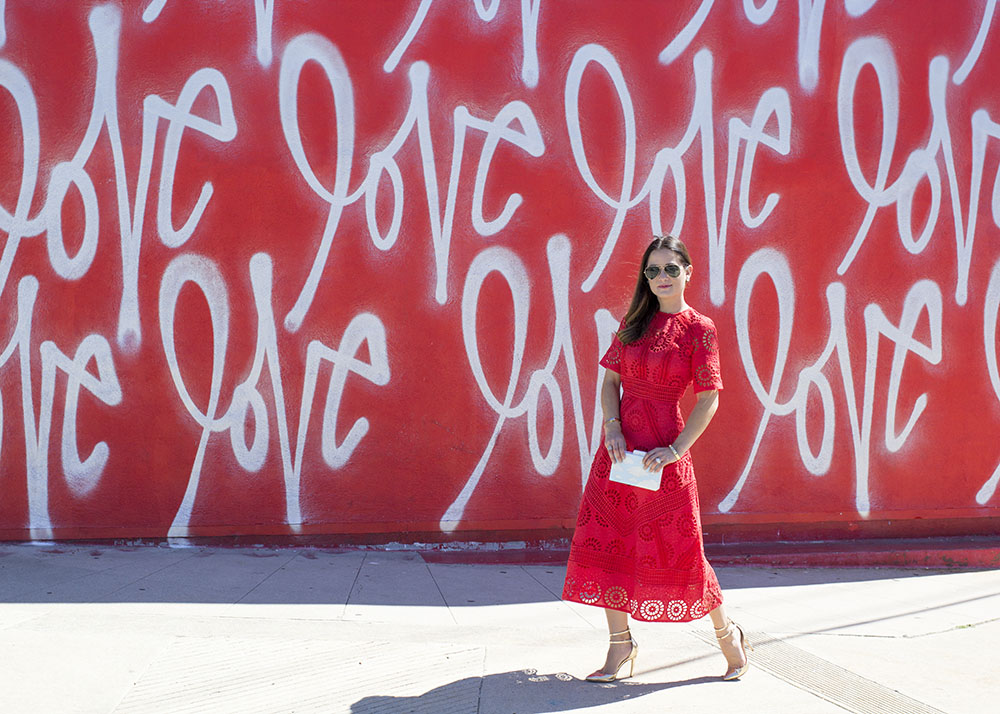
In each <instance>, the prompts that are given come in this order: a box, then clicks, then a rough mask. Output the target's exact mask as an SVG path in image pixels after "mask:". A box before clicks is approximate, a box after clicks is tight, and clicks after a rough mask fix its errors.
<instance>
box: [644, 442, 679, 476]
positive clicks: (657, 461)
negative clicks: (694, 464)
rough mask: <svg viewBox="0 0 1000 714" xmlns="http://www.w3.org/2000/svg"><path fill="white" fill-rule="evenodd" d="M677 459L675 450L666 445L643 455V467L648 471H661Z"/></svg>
mask: <svg viewBox="0 0 1000 714" xmlns="http://www.w3.org/2000/svg"><path fill="white" fill-rule="evenodd" d="M675 461H677V459H676V458H674V452H673V451H671V450H670V449H669V448H667V447H666V446H661V447H659V448H656V449H650V450H649V451H647V452H646V455H645V456H643V457H642V467H643V468H644V469H646V470H647V471H659V470H661V469H662V468H663V467H664V466H666V465H667V464H672V463H674V462H675Z"/></svg>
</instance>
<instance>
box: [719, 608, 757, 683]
mask: <svg viewBox="0 0 1000 714" xmlns="http://www.w3.org/2000/svg"><path fill="white" fill-rule="evenodd" d="M734 627H735V628H736V631H737V632H739V633H740V651H741V652H742V653H743V666H742V667H730V668H729V669H727V670H726V673H725V674H724V675H722V679H723V681H726V682H730V681H732V680H734V679H739V678H740V677H742V676H743V675H744V674H746V673H747V670H748V669H750V656H749V655H748V654H747V650H750V651H751V652H753V645H752V644H750V640H748V639H747V638H746V635H744V634H743V628H742V627H740V626H739V625H737V624H736V623H735V622H733V621H732V620H729V621H728V622H727V623H726V624H725V625H723V626H722V627H713V628H712V629H714V630H715V637H716V639H718V640H719V641H720V645H719V648H720V649H721V648H722V645H721V641H722V640H724V639H726V638H727V637H729V636H730V635H732V634H733V628H734Z"/></svg>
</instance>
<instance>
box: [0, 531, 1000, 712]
mask: <svg viewBox="0 0 1000 714" xmlns="http://www.w3.org/2000/svg"><path fill="white" fill-rule="evenodd" d="M564 572H565V569H564V568H563V567H561V566H558V565H551V564H549V565H512V564H505V565H488V564H457V563H447V564H444V563H426V562H425V561H424V559H423V558H422V557H421V556H420V554H419V553H416V552H405V551H403V552H382V551H368V552H358V551H355V552H332V551H324V550H318V549H300V548H288V549H276V548H207V547H204V548H191V547H183V548H176V547H175V548H170V547H138V548H113V547H93V546H88V547H82V546H79V547H78V546H73V545H67V544H58V545H56V546H53V545H51V544H50V545H46V546H37V545H27V544H6V545H5V544H0V662H2V665H0V712H2V713H3V714H8V713H9V714H22V713H23V714H48V713H50V712H51V713H52V714H65V713H67V712H68V713H73V712H86V713H87V714H91V713H108V714H124V713H134V712H154V713H158V712H164V713H166V712H169V713H170V714H174V713H176V712H213V713H214V712H239V713H240V714H245V713H246V712H265V713H268V714H270V713H271V712H299V713H301V712H378V713H381V712H432V713H433V714H449V713H450V712H462V713H470V714H471V713H473V712H475V713H476V714H487V713H490V714H508V713H510V714H514V713H516V714H526V713H532V712H537V713H541V712H586V713H588V714H595V713H601V712H618V713H631V712H636V713H638V712H647V711H661V710H664V711H667V710H669V711H671V712H681V713H683V712H702V711H713V712H750V713H751V714H752V713H754V712H766V713H768V714H770V713H772V712H778V713H783V712H789V713H793V714H800V713H804V714H809V713H811V712H817V713H819V712H838V711H839V712H843V711H855V712H864V713H865V714H868V713H873V714H879V713H881V712H918V713H919V712H930V713H932V712H949V713H954V714H979V712H988V711H992V709H990V707H991V706H992V705H994V704H995V703H996V702H998V701H1000V678H998V677H997V676H996V672H997V671H1000V667H998V665H1000V659H998V655H997V654H996V652H997V650H996V647H995V643H996V642H997V641H998V639H1000V608H998V605H1000V571H995V570H994V571H927V570H915V569H907V570H892V569H877V568H869V569H856V568H851V569H843V568H842V569H819V568H811V569H775V568H767V567H749V566H739V567H728V568H717V572H718V575H719V579H720V582H721V584H722V586H723V591H724V593H725V598H726V604H727V608H728V609H729V611H730V614H731V615H732V616H733V618H734V619H736V620H737V621H739V622H740V623H741V624H742V625H743V626H744V628H745V629H746V630H747V631H748V632H749V633H751V635H752V637H753V639H755V640H756V651H755V652H754V653H752V655H751V662H752V666H751V669H750V671H749V672H748V673H747V675H746V676H745V677H744V678H743V679H742V680H741V681H739V682H722V681H721V680H720V679H719V675H720V674H721V673H722V672H723V671H724V669H725V663H724V660H723V658H722V656H721V654H720V653H719V650H718V647H717V645H716V644H715V643H714V638H713V636H712V632H711V626H710V624H709V623H708V621H707V620H703V621H700V622H695V623H685V624H680V625H661V624H653V623H642V622H637V623H633V625H632V630H633V634H634V636H635V638H636V640H637V641H638V642H639V657H638V660H637V663H636V669H635V675H634V676H633V677H631V678H629V679H626V680H623V681H618V682H613V683H611V684H609V685H596V684H592V683H588V682H584V681H583V677H584V676H586V674H587V673H589V672H590V671H592V670H593V669H595V668H596V667H597V666H599V664H600V663H601V662H602V661H603V656H604V651H605V649H604V648H605V647H606V637H607V635H606V626H605V621H604V615H603V612H602V611H601V610H600V609H597V608H592V607H587V606H584V605H579V604H576V603H566V602H563V601H562V600H560V599H559V597H558V595H559V592H560V591H561V587H562V578H563V575H564Z"/></svg>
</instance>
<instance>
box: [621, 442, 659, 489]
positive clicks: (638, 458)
mask: <svg viewBox="0 0 1000 714" xmlns="http://www.w3.org/2000/svg"><path fill="white" fill-rule="evenodd" d="M645 455H646V452H645V451H626V452H625V460H624V461H622V462H620V463H617V464H616V463H612V464H611V476H610V478H611V480H612V481H614V482H616V483H624V484H628V485H629V486H638V487H639V488H644V489H646V490H647V491H656V490H659V488H660V477H661V476H662V475H663V471H661V470H660V469H657V470H656V471H647V470H646V469H645V468H644V467H643V465H642V457H643V456H645Z"/></svg>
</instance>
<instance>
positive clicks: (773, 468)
mask: <svg viewBox="0 0 1000 714" xmlns="http://www.w3.org/2000/svg"><path fill="white" fill-rule="evenodd" d="M758 6H759V7H758ZM962 6H963V7H962V9H958V8H957V6H956V5H955V4H952V3H941V2H934V1H933V0H926V1H921V2H914V3H889V2H876V1H873V0H845V1H844V2H832V1H831V2H826V3H824V2H822V0H816V1H814V2H812V3H811V4H810V3H796V2H793V1H792V0H781V1H773V0H767V1H764V2H753V1H752V0H745V1H744V2H743V3H739V2H728V3H722V2H716V3H713V2H712V0H705V1H704V2H696V1H694V0H691V1H690V2H671V3H664V2H659V1H653V0H651V1H649V2H640V1H638V0H635V1H633V2H627V3H610V2H602V1H599V0H595V1H594V2H573V3H565V2H560V3H556V2H548V1H546V0H522V2H520V3H519V2H516V1H515V0H493V1H490V0H481V1H480V0H476V1H470V2H450V3H445V2H440V1H439V2H431V1H430V0H423V2H376V3H373V2H367V1H362V0H358V1H352V0H342V1H339V2H336V3H304V2H287V1H286V2H270V1H268V2H264V1H263V0H258V1H257V2H250V1H249V0H247V1H246V2H242V3H235V2H234V3H225V4H224V5H223V4H221V3H215V2H180V1H179V0H153V1H151V2H145V1H144V2H109V3H101V2H97V1H93V2H91V1H87V2H75V3H65V2H56V1H55V0H51V1H49V2H37V1H32V2H28V1H27V0H23V1H20V0H8V2H6V3H5V4H4V3H0V8H2V9H3V15H2V24H0V87H2V91H0V127H2V131H0V239H2V241H3V246H4V248H3V253H2V262H0V290H2V292H0V302H2V305H3V309H2V311H0V390H2V409H3V411H2V424H3V431H2V436H3V439H2V443H0V537H2V538H7V539H29V538H52V537H55V538H85V537H101V538H132V537H154V538H155V537H163V536H167V535H171V536H185V535H187V536H197V535H230V534H257V535H260V534H275V535H281V534H300V533H302V534H381V535H375V536H372V537H376V538H377V537H383V536H384V537H386V538H394V537H401V536H400V535H399V534H400V533H404V532H419V533H421V534H423V535H422V537H432V536H433V535H434V534H441V535H442V537H445V536H448V537H460V538H461V537H469V538H471V537H484V536H486V537H492V538H508V537H515V536H517V535H518V534H521V535H523V534H525V533H528V532H532V533H541V532H557V530H558V529H560V528H569V527H572V524H573V522H574V519H575V514H576V509H577V505H578V503H579V498H580V494H581V484H582V482H583V479H584V478H585V476H586V473H587V471H588V469H589V465H590V461H591V458H592V454H593V452H594V449H595V448H596V446H597V443H598V439H599V434H598V431H597V430H598V428H599V423H600V418H599V411H598V410H597V408H596V407H597V403H596V390H597V385H598V380H599V379H600V374H599V371H598V367H597V360H598V358H599V356H600V354H601V353H602V351H603V348H604V346H605V345H606V344H607V343H608V341H609V339H610V333H611V330H612V329H613V328H614V326H615V325H616V324H617V320H618V319H619V318H620V317H621V315H622V313H623V310H624V308H625V306H626V304H627V302H628V298H629V295H630V290H631V286H632V285H633V284H634V280H635V274H636V270H637V267H638V266H637V260H638V256H639V254H640V253H641V251H642V249H643V247H644V246H645V245H646V243H647V242H648V241H649V240H650V237H651V235H652V234H654V233H660V232H668V231H669V232H673V233H675V234H677V235H679V236H681V237H682V239H684V240H685V241H686V242H687V244H688V246H689V247H690V249H691V251H692V254H693V256H694V260H695V272H694V282H693V284H692V286H691V289H690V293H689V295H688V297H689V302H690V303H691V304H693V305H694V306H695V307H697V308H698V309H699V310H700V311H702V312H703V313H705V314H708V315H709V316H711V317H712V318H713V319H714V320H715V323H716V325H717V326H718V328H719V330H720V340H721V346H722V350H723V369H724V379H725V382H726V390H725V392H724V394H723V396H722V400H721V409H720V411H719V413H718V416H717V417H716V419H715V421H714V422H713V424H712V425H711V428H710V429H709V431H708V432H707V433H706V434H705V436H704V437H703V438H702V440H701V441H700V442H699V443H698V444H697V446H696V447H695V450H694V454H695V459H696V462H697V471H698V476H699V487H700V490H701V503H702V509H703V512H704V514H705V522H706V524H707V525H708V529H709V532H710V535H711V534H713V533H716V534H723V535H724V534H726V533H743V534H744V535H746V534H751V533H754V532H759V533H758V534H764V535H765V536H767V535H768V534H769V535H770V537H773V536H775V535H782V536H789V535H790V534H793V535H794V536H796V537H815V536H817V535H829V534H833V535H846V534H849V533H852V532H861V533H876V532H877V533H889V534H915V533H919V532H925V531H930V530H935V529H936V530H937V531H939V532H944V531H947V532H957V533H971V532H983V531H984V530H989V529H990V528H992V527H993V526H994V525H995V524H996V523H997V522H998V521H997V518H998V517H1000V510H998V509H1000V495H998V494H997V481H998V478H1000V470H998V467H997V464H998V462H1000V445H998V443H997V438H996V436H997V433H998V420H1000V375H998V372H997V338H996V327H997V317H998V304H1000V250H998V249H997V246H998V245H1000V241H998V240H997V238H998V232H997V229H998V225H1000V182H998V159H1000V141H998V138H1000V125H998V124H997V123H996V122H997V120H998V118H1000V94H998V92H997V90H996V81H995V80H996V76H995V75H996V68H997V67H1000V19H997V18H995V17H993V15H994V14H995V3H990V2H986V1H985V0H983V1H982V2H970V3H963V4H962ZM595 417H596V418H595Z"/></svg>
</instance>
